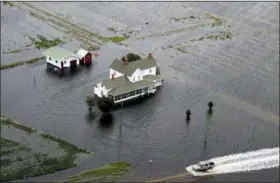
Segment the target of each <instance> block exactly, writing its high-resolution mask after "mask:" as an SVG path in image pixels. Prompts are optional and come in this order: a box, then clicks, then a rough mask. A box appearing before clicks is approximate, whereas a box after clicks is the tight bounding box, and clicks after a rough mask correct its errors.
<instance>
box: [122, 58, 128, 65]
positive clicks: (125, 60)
mask: <svg viewBox="0 0 280 183" xmlns="http://www.w3.org/2000/svg"><path fill="white" fill-rule="evenodd" d="M123 63H124V65H127V64H128V59H127V57H124V61H123Z"/></svg>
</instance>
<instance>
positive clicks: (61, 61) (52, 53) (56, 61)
mask: <svg viewBox="0 0 280 183" xmlns="http://www.w3.org/2000/svg"><path fill="white" fill-rule="evenodd" d="M43 55H45V56H46V62H47V67H48V68H49V67H54V68H55V69H56V70H57V69H60V70H61V72H63V70H64V68H70V69H72V68H76V67H77V66H78V65H79V64H80V56H79V55H78V54H76V53H74V52H71V51H68V50H66V49H64V48H60V47H52V48H49V49H46V50H45V51H44V52H43Z"/></svg>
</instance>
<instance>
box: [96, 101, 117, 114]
mask: <svg viewBox="0 0 280 183" xmlns="http://www.w3.org/2000/svg"><path fill="white" fill-rule="evenodd" d="M97 106H98V108H99V110H100V111H101V112H103V113H110V112H111V111H112V110H113V107H114V101H113V100H112V99H110V98H108V97H102V98H99V99H98V101H97Z"/></svg>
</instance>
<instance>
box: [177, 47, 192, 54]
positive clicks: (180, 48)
mask: <svg viewBox="0 0 280 183" xmlns="http://www.w3.org/2000/svg"><path fill="white" fill-rule="evenodd" d="M176 50H177V51H179V52H181V53H189V52H188V51H186V50H185V49H184V48H183V47H178V48H176Z"/></svg>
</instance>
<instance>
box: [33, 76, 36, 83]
mask: <svg viewBox="0 0 280 183" xmlns="http://www.w3.org/2000/svg"><path fill="white" fill-rule="evenodd" d="M33 79H34V84H36V76H35V75H34V76H33Z"/></svg>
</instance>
